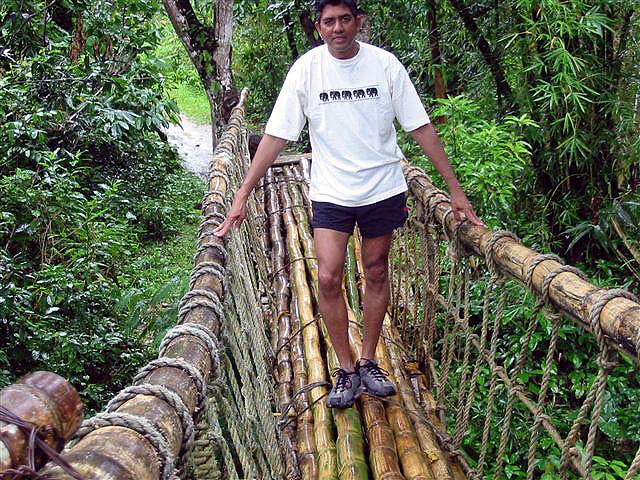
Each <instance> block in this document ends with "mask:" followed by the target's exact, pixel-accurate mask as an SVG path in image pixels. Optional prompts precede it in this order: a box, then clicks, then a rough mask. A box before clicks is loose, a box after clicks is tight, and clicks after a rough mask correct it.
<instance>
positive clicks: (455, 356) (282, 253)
mask: <svg viewBox="0 0 640 480" xmlns="http://www.w3.org/2000/svg"><path fill="white" fill-rule="evenodd" d="M245 98H246V91H245V92H243V94H242V96H241V101H240V103H239V104H238V106H237V107H236V108H235V110H234V112H233V114H232V116H231V119H230V121H229V125H228V128H227V130H226V132H225V134H224V136H223V138H222V140H221V142H220V143H219V145H218V147H217V149H216V151H215V152H214V157H213V161H212V163H211V168H210V177H209V188H208V192H207V194H206V196H205V198H204V200H203V204H202V210H203V219H202V223H201V226H200V230H199V236H198V239H197V247H196V253H195V260H194V263H195V268H194V269H193V272H192V275H191V290H190V291H189V292H188V293H187V294H186V295H185V297H184V298H183V300H182V302H181V305H180V311H179V319H178V320H179V321H178V326H176V327H174V328H172V329H171V330H170V331H169V332H168V333H167V335H166V336H165V338H164V340H163V342H162V345H161V347H160V352H159V357H158V359H156V360H154V361H152V362H151V363H150V364H149V365H147V366H146V367H145V368H143V369H142V370H141V371H140V373H139V374H138V375H137V377H136V378H135V379H134V385H133V386H131V387H128V388H125V389H124V390H123V391H121V392H120V393H119V394H118V395H117V396H116V397H115V398H114V399H112V401H111V402H110V403H109V405H108V406H107V408H106V411H105V412H103V413H100V414H98V415H96V416H95V417H93V418H91V419H88V420H86V421H85V422H84V423H83V425H82V427H81V428H80V430H79V431H78V433H77V434H76V438H75V440H73V441H72V442H71V443H70V444H68V445H67V447H66V449H65V450H64V451H63V457H64V458H65V459H66V460H67V461H68V462H69V463H70V464H71V465H72V466H73V467H74V468H75V469H76V470H77V471H78V472H79V473H80V474H81V475H82V476H83V477H84V478H86V479H130V480H152V479H153V480H157V479H162V480H170V479H174V478H197V479H207V480H209V479H217V478H247V479H298V478H304V479H312V478H321V479H329V478H330V479H337V478H340V479H365V478H374V479H380V480H391V479H394V480H395V479H412V480H417V479H425V480H426V479H452V480H461V479H465V478H469V479H481V478H495V479H500V478H527V479H534V478H541V477H543V475H544V477H543V478H545V479H546V478H562V479H565V478H587V479H590V478H593V475H592V471H593V469H594V465H595V464H596V462H600V463H597V465H596V466H597V467H598V468H600V467H601V463H602V460H601V459H603V458H604V461H605V463H606V462H607V461H608V460H607V457H608V456H609V454H611V455H613V453H614V452H613V450H614V449H616V448H618V449H624V451H625V452H626V455H627V457H626V458H628V459H629V461H628V462H627V463H626V464H624V463H622V464H623V465H624V472H623V473H621V474H620V473H619V474H618V475H620V476H619V477H613V476H611V477H606V478H625V479H626V480H631V479H637V478H640V475H639V472H640V449H638V444H637V443H636V444H631V445H612V444H605V445H603V444H602V435H601V434H599V430H598V424H599V421H602V418H601V417H602V415H603V412H604V409H605V408H604V405H614V403H615V402H614V403H612V402H608V403H607V401H606V400H607V398H610V395H611V393H608V387H609V385H608V382H607V379H608V376H609V374H610V373H611V372H612V371H613V370H614V369H616V368H621V367H622V368H625V369H627V371H637V369H638V368H639V365H640V360H639V357H638V352H639V351H640V303H639V302H638V299H637V298H635V297H634V296H633V295H631V294H630V293H628V292H626V291H624V290H619V289H614V290H607V289H602V288H598V287H596V286H594V285H593V284H591V283H590V282H589V281H588V280H587V279H585V277H584V275H583V274H582V273H581V272H580V271H579V270H577V269H575V268H573V267H571V266H568V265H563V264H562V262H561V260H560V259H559V258H558V257H556V256H554V255H549V254H546V255H543V254H539V253H537V252H535V251H533V250H531V249H529V248H527V247H526V246H524V245H523V244H522V243H521V242H520V241H519V240H518V238H516V237H515V235H513V234H512V233H510V232H507V231H490V230H487V229H485V228H483V227H474V226H470V225H464V224H463V225H457V224H456V222H455V219H454V218H453V216H452V215H450V213H451V208H450V204H449V200H448V196H447V195H446V194H445V193H444V192H442V191H440V190H438V189H436V188H435V187H434V186H433V185H432V183H431V181H430V179H429V178H428V177H427V176H426V175H425V174H424V172H422V171H421V170H420V169H419V168H416V167H414V166H411V165H409V164H408V163H406V162H405V163H403V170H404V173H405V175H406V178H407V183H408V184H409V188H410V192H409V194H410V196H409V206H410V208H411V215H410V220H409V222H408V224H407V226H406V227H405V228H404V229H403V230H402V231H401V232H399V233H398V234H397V236H396V238H395V239H394V247H393V252H392V259H391V265H390V268H391V276H392V302H391V307H390V309H389V312H388V315H387V317H386V318H385V322H384V326H383V332H382V338H381V341H380V344H379V346H378V350H377V357H378V358H379V359H380V363H381V366H382V367H383V368H385V369H386V370H388V371H389V372H390V373H391V378H392V380H393V381H394V382H395V383H396V385H398V386H399V392H398V394H397V395H394V396H393V397H390V398H388V399H383V400H380V399H377V398H374V397H370V396H367V395H363V396H362V397H361V398H360V399H359V400H358V401H357V402H356V405H354V407H352V408H348V409H345V410H337V409H334V410H330V409H328V408H327V407H326V404H325V400H326V399H325V396H326V394H327V392H328V389H329V388H330V383H329V382H330V377H329V372H330V371H331V369H333V368H334V367H336V366H337V359H336V356H335V353H334V352H333V349H332V347H331V344H330V342H329V339H328V336H327V334H326V331H325V327H324V325H323V323H322V322H321V321H319V314H318V309H317V304H316V298H317V265H316V258H315V255H314V251H313V244H312V238H311V231H310V227H309V221H308V219H309V210H310V205H309V200H308V198H307V183H306V180H305V172H304V171H303V170H304V169H303V165H304V162H300V161H299V160H300V156H298V157H295V158H290V157H289V158H287V157H282V158H280V159H279V160H278V161H277V162H276V164H275V165H274V166H273V167H272V168H271V169H270V170H269V171H268V173H267V175H266V176H265V178H264V179H263V181H262V183H261V185H260V186H259V187H258V188H257V189H256V191H255V192H254V195H253V197H252V199H251V200H250V204H249V210H250V213H249V217H248V220H247V221H246V222H245V223H244V225H243V227H242V228H241V230H239V231H238V232H234V233H233V234H231V235H228V236H227V237H228V238H226V239H225V240H222V239H219V238H217V237H216V236H214V235H213V234H212V231H213V230H214V229H215V228H216V226H217V225H219V224H220V223H221V222H222V221H223V220H224V217H225V212H226V211H227V208H228V207H229V204H230V199H231V197H232V194H233V192H235V189H236V188H237V186H238V185H239V182H240V181H241V179H242V178H243V175H244V172H245V171H246V169H247V168H248V165H249V162H250V160H249V155H248V149H247V137H246V129H245V127H244V118H243V117H244V109H243V105H244V101H245ZM302 157H304V156H302ZM359 248H360V245H359V241H358V236H357V235H354V236H353V240H352V242H351V244H350V245H349V251H348V259H347V267H346V270H345V282H344V294H345V297H346V298H347V299H348V306H349V308H348V310H349V312H348V313H349V319H350V328H349V335H350V339H351V343H352V345H353V356H354V358H357V357H358V349H359V348H360V341H361V328H360V327H361V315H362V313H361V307H360V297H361V295H362V293H363V291H364V290H365V289H366V282H365V279H364V276H363V274H362V266H361V264H360V262H359ZM527 296H529V297H532V298H533V299H534V300H535V301H534V302H530V304H531V308H529V309H523V308H520V309H519V310H516V309H514V308H513V305H517V306H520V307H521V305H522V303H523V301H524V299H525V297H527ZM523 311H524V312H525V313H524V314H523V313H522V312H523ZM514 312H516V313H514ZM578 332H580V333H585V332H587V333H588V334H589V335H590V338H591V339H592V340H591V342H590V343H589V344H587V345H575V344H574V343H572V342H573V341H574V340H575V337H576V336H577V333H578ZM506 334H509V336H510V338H520V339H521V342H520V343H519V344H517V345H513V344H512V343H513V342H511V344H509V343H507V342H506V341H505V335H506ZM572 336H573V337H574V338H572ZM572 349H580V350H582V351H585V352H590V353H591V355H592V357H591V361H590V362H589V363H587V364H584V365H573V364H572V361H571V355H570V354H571V351H570V350H572ZM620 366H621V367H620ZM525 367H526V371H528V372H531V371H534V372H535V373H532V374H529V375H530V377H528V378H527V377H525V376H524V375H523V372H524V371H525ZM575 370H585V371H587V373H589V374H591V375H592V376H593V377H594V378H595V380H593V382H591V383H590V384H585V385H584V390H585V391H584V392H582V394H580V393H579V392H575V391H571V389H572V387H571V385H572V384H571V382H569V381H568V380H567V379H568V378H569V377H570V376H571V375H572V372H574V371H575ZM616 406H617V408H618V409H619V410H620V411H618V412H606V413H607V415H609V416H611V415H614V416H615V415H617V414H618V413H620V412H623V411H627V412H628V411H632V410H633V409H636V410H637V409H638V405H637V404H636V405H624V404H617V405H616ZM560 407H561V408H560ZM607 408H609V407H607ZM634 411H635V410H634ZM558 412H562V413H558ZM490 439H493V441H490ZM519 452H527V453H526V454H524V455H522V454H521V453H519ZM610 458H613V457H612V456H611V457H610ZM620 463H621V462H618V464H616V465H619V464H620ZM40 473H41V474H42V475H46V478H49V479H52V480H57V479H69V478H72V477H70V476H69V475H68V474H67V473H65V471H63V470H62V469H61V468H60V467H58V466H56V465H54V464H53V463H50V464H47V465H45V466H44V468H43V469H41V470H40ZM602 478H605V477H602Z"/></svg>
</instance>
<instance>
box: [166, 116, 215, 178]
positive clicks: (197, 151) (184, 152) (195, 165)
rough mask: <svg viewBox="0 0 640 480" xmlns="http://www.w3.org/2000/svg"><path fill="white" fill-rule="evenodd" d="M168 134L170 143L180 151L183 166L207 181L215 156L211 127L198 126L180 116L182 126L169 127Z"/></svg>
mask: <svg viewBox="0 0 640 480" xmlns="http://www.w3.org/2000/svg"><path fill="white" fill-rule="evenodd" d="M166 133H167V138H168V140H169V143H170V144H171V145H173V146H174V147H176V149H177V150H178V154H180V158H182V163H183V165H184V166H185V167H186V168H187V169H189V170H191V171H192V172H194V173H196V174H197V175H199V176H200V177H201V178H203V179H204V180H206V179H207V177H208V174H209V162H210V161H211V157H212V155H213V150H212V148H211V125H198V124H197V123H194V122H192V121H191V120H189V118H187V117H186V116H185V115H180V125H173V124H171V125H169V128H168V129H167V130H166Z"/></svg>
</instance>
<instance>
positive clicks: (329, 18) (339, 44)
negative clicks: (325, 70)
mask: <svg viewBox="0 0 640 480" xmlns="http://www.w3.org/2000/svg"><path fill="white" fill-rule="evenodd" d="M361 23H362V18H361V17H356V16H354V15H353V13H351V10H350V9H349V7H347V6H346V5H345V4H344V3H341V4H340V5H326V6H325V7H324V9H323V10H322V15H320V19H319V20H318V21H317V22H316V29H317V30H318V33H319V34H320V36H321V37H322V39H323V40H324V41H325V43H326V44H327V47H328V48H329V52H330V53H331V55H333V56H334V57H336V58H341V59H345V58H351V57H353V56H354V55H355V54H356V53H358V46H357V44H356V41H355V38H356V33H358V29H359V28H360V24H361Z"/></svg>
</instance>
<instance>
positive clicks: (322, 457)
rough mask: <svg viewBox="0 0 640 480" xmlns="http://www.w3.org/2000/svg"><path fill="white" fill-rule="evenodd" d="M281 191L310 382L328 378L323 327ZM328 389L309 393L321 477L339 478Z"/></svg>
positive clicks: (319, 475)
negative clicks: (325, 364)
mask: <svg viewBox="0 0 640 480" xmlns="http://www.w3.org/2000/svg"><path fill="white" fill-rule="evenodd" d="M280 193H281V194H282V195H283V197H282V198H283V202H282V205H283V207H284V208H283V210H284V211H283V219H284V223H285V226H286V230H287V247H288V251H289V263H290V268H291V276H292V280H293V282H292V284H293V286H294V288H295V290H296V293H297V300H298V302H297V303H298V312H299V316H300V322H301V324H302V336H303V344H304V352H305V358H306V360H307V376H308V377H307V379H308V381H309V383H316V382H326V381H327V373H326V370H325V366H324V361H323V359H322V355H321V353H320V331H319V328H318V325H317V323H316V322H315V319H314V316H313V304H312V299H311V290H310V288H309V284H308V283H307V278H306V269H305V267H304V263H303V258H302V251H301V249H300V240H299V236H298V229H297V227H296V222H295V219H294V217H293V213H292V212H291V209H290V206H291V201H290V199H289V201H288V202H287V199H288V194H286V190H285V189H281V190H280ZM327 393H328V391H327V387H324V386H321V387H316V388H314V389H312V390H311V391H310V393H309V397H310V398H311V401H312V403H313V407H312V411H313V426H314V434H315V445H316V454H317V459H318V478H319V479H337V465H336V464H337V458H336V444H335V439H334V436H333V425H332V414H331V411H330V409H329V408H327V405H326V401H325V398H324V397H325V396H326V395H327Z"/></svg>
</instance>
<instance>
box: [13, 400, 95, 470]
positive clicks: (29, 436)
mask: <svg viewBox="0 0 640 480" xmlns="http://www.w3.org/2000/svg"><path fill="white" fill-rule="evenodd" d="M0 421H2V422H5V423H7V424H10V425H13V426H14V427H16V428H17V429H18V430H19V431H21V432H22V434H23V435H24V438H25V439H26V443H27V445H26V447H27V465H22V466H20V467H18V468H10V469H8V470H4V471H3V472H1V473H0V478H3V479H4V478H5V477H6V478H7V479H9V478H10V479H11V480H14V479H18V478H23V477H24V478H30V479H37V480H40V479H42V480H47V478H46V477H45V476H42V475H40V474H39V473H38V472H36V470H35V468H36V451H37V450H39V451H41V452H43V453H44V454H45V455H46V456H47V458H49V459H50V460H51V461H52V462H53V463H55V464H56V465H58V466H59V467H60V468H61V469H62V470H63V471H64V472H65V473H66V474H68V475H69V476H71V477H73V478H75V479H76V480H84V478H83V477H82V475H80V474H79V473H78V472H77V471H76V470H75V469H74V468H73V467H72V466H71V464H70V463H69V462H67V461H66V460H65V459H64V458H63V457H62V456H61V455H60V454H59V453H58V452H57V451H56V450H54V449H53V448H51V447H50V446H49V445H47V444H46V443H45V441H44V440H43V438H42V437H41V435H42V434H46V433H49V432H50V431H51V430H54V429H53V427H51V426H50V425H46V426H41V427H39V426H37V425H35V424H33V423H31V422H27V421H25V420H23V419H22V418H20V417H19V416H17V415H16V414H14V413H13V412H12V411H11V410H9V409H7V408H6V407H4V406H3V405H0ZM54 434H55V437H56V438H57V439H58V448H62V446H63V445H64V441H63V440H62V439H61V438H60V435H59V433H58V432H57V431H55V430H54ZM0 442H2V436H0ZM9 475H11V477H9Z"/></svg>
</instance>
